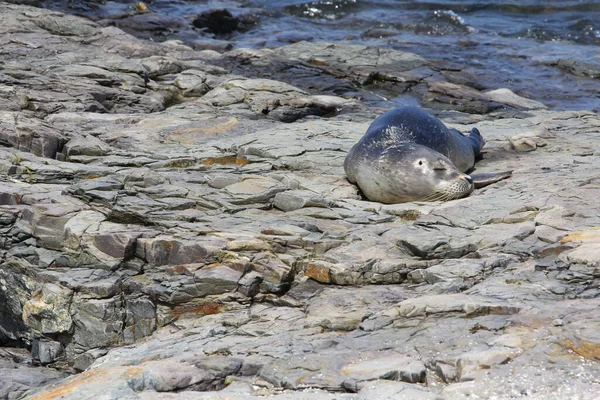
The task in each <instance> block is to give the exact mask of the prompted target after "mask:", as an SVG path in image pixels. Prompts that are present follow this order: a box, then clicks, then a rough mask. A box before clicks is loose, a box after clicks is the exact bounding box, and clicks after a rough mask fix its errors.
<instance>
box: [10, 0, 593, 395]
mask: <svg viewBox="0 0 600 400" xmlns="http://www.w3.org/2000/svg"><path fill="white" fill-rule="evenodd" d="M0 33H1V35H0V48H1V49H2V50H1V52H0V144H1V145H2V146H1V147H0V171H1V175H0V177H1V178H2V189H1V190H0V204H1V205H0V229H1V236H0V238H1V246H0V254H1V257H2V262H1V266H0V344H1V345H2V346H4V347H3V348H0V399H20V398H31V399H55V398H61V399H77V400H79V399H88V398H89V399H99V398H103V399H171V398H173V399H251V398H260V397H262V396H269V398H275V399H402V398H406V399H463V398H464V399H471V398H489V399H508V398H520V397H523V398H528V399H565V398H570V399H593V398H596V396H597V393H598V392H600V380H599V379H598V376H600V364H599V363H598V361H599V360H600V316H599V315H598V312H597V310H598V307H599V306H600V296H599V295H600V284H599V283H600V280H599V278H600V269H599V268H600V211H599V208H598V199H599V198H600V175H599V174H598V171H599V170H600V149H599V145H598V143H599V140H600V138H599V134H600V117H599V116H598V115H597V114H595V113H593V112H590V111H585V110H582V111H577V112H572V111H569V112H556V111H551V110H548V109H547V108H546V107H545V106H544V104H542V103H541V102H539V101H535V100H532V99H527V98H524V97H521V96H519V95H517V94H515V93H513V92H511V91H510V90H508V89H504V88H494V89H489V88H481V87H479V86H478V85H477V84H476V77H473V76H472V75H470V74H469V71H468V70H450V69H447V68H444V66H441V65H439V63H436V62H435V61H432V60H427V59H425V58H423V57H421V56H419V55H416V54H411V53H405V52H400V51H397V50H392V49H386V48H368V47H364V46H359V45H348V44H339V43H337V44H332V43H308V42H298V43H294V44H290V45H286V46H283V47H280V48H277V49H261V50H256V49H254V50H251V49H233V50H222V51H219V52H217V51H215V50H198V49H194V48H192V47H190V46H188V45H186V44H184V43H183V42H180V41H166V42H163V43H155V42H151V41H143V40H140V39H137V38H135V37H133V36H131V35H129V34H127V33H125V32H124V31H122V30H120V29H119V28H117V27H112V26H101V25H98V24H96V23H94V22H90V21H89V20H86V19H83V18H80V17H76V16H69V15H65V14H61V13H57V12H52V11H48V10H44V9H39V8H34V7H28V6H22V5H13V4H6V3H0ZM368 85H374V86H377V87H379V88H380V89H381V90H384V91H385V90H389V91H395V92H410V93H411V96H413V97H414V98H416V99H418V101H419V102H421V103H422V104H423V105H424V106H425V107H428V108H429V109H431V110H433V112H435V113H436V114H437V115H440V116H441V118H442V119H443V121H444V122H445V123H446V124H447V125H449V126H451V127H454V128H457V129H459V130H460V131H463V132H467V131H469V130H470V129H471V128H473V127H475V126H476V127H477V128H478V129H479V130H480V131H481V132H482V134H483V136H484V137H485V139H486V141H487V145H486V148H485V150H486V151H485V154H484V158H483V160H482V161H480V162H478V163H477V165H476V167H477V172H478V173H479V172H481V173H485V172H493V171H504V170H513V171H514V172H513V177H512V178H511V179H509V180H506V181H502V182H500V183H497V184H495V185H492V186H489V187H486V188H484V189H481V190H477V191H476V192H475V193H473V194H472V195H471V196H470V197H468V198H465V199H461V200H456V201H450V202H447V203H406V204H400V205H382V204H378V203H372V202H368V201H365V200H364V199H362V198H361V196H360V194H359V192H358V191H357V188H356V187H355V186H353V185H351V184H350V183H348V182H347V180H346V179H345V176H344V171H343V160H344V157H345V155H346V152H347V151H348V150H349V149H350V147H351V146H352V145H353V144H354V143H355V142H356V141H357V140H358V139H359V138H360V137H361V136H362V134H363V133H364V132H365V130H366V128H367V126H368V125H369V123H370V122H371V121H372V120H373V119H374V118H375V117H376V116H377V115H379V114H380V113H381V112H382V111H383V110H386V109H389V108H391V107H393V103H391V102H389V101H386V99H385V98H382V97H380V96H379V95H375V94H374V92H373V91H370V90H364V87H365V86H368Z"/></svg>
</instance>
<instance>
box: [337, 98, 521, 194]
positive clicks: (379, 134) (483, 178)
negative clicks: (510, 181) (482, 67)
mask: <svg viewBox="0 0 600 400" xmlns="http://www.w3.org/2000/svg"><path fill="white" fill-rule="evenodd" d="M484 145H485V140H484V139H483V137H482V136H481V134H480V133H479V130H477V128H473V130H471V132H470V133H469V134H468V135H463V134H462V133H460V132H459V131H457V130H456V129H449V128H447V127H446V126H445V125H444V124H443V123H442V122H441V121H440V120H439V119H437V118H436V117H434V116H433V115H431V114H429V113H427V112H426V111H425V110H423V109H421V108H419V107H413V106H407V107H399V108H395V109H393V110H390V111H388V112H386V113H385V114H383V115H381V116H379V117H378V118H376V119H375V121H373V123H372V124H371V125H370V126H369V128H368V129H367V132H366V133H365V135H364V136H363V137H362V138H361V139H360V140H359V141H358V143H356V144H355V145H354V146H353V147H352V148H351V149H350V151H349V152H348V155H347V156H346V159H345V160H344V170H345V171H346V176H347V177H348V180H349V181H350V182H352V183H355V184H357V185H358V187H359V188H360V190H361V191H362V193H363V194H364V195H365V196H366V197H367V198H368V199H369V200H371V201H376V202H380V203H386V204H395V203H404V202H408V201H438V200H441V201H447V200H453V199H459V198H462V197H466V196H468V195H469V194H471V192H473V189H474V188H475V187H483V186H487V185H489V184H492V183H494V182H498V181H499V180H501V179H506V178H508V177H510V176H511V173H512V171H507V172H501V173H496V174H483V175H480V176H476V175H473V176H469V175H467V174H466V172H468V171H470V170H471V169H473V166H474V165H475V160H476V158H477V157H478V156H479V155H480V153H481V149H482V148H483V146H484Z"/></svg>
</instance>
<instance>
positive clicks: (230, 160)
mask: <svg viewBox="0 0 600 400" xmlns="http://www.w3.org/2000/svg"><path fill="white" fill-rule="evenodd" d="M202 164H203V165H215V164H217V165H246V164H248V159H247V158H245V157H238V156H223V157H208V158H205V159H204V160H202Z"/></svg>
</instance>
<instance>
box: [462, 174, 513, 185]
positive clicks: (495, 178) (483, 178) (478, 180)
mask: <svg viewBox="0 0 600 400" xmlns="http://www.w3.org/2000/svg"><path fill="white" fill-rule="evenodd" d="M511 176H512V171H504V172H495V173H492V174H473V175H471V179H473V185H474V186H475V189H480V188H482V187H486V186H487V185H491V184H492V183H496V182H500V181H501V180H503V179H507V178H510V177H511Z"/></svg>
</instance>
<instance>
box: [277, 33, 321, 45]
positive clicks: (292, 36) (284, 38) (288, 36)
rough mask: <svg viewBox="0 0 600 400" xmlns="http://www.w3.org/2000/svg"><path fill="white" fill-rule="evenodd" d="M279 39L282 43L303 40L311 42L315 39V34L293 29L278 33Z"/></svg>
mask: <svg viewBox="0 0 600 400" xmlns="http://www.w3.org/2000/svg"><path fill="white" fill-rule="evenodd" d="M277 40H278V41H280V42H282V43H298V42H302V41H303V40H304V41H307V42H310V41H311V40H313V36H312V35H310V34H308V33H306V32H298V31H291V32H285V33H282V34H280V35H277Z"/></svg>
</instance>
